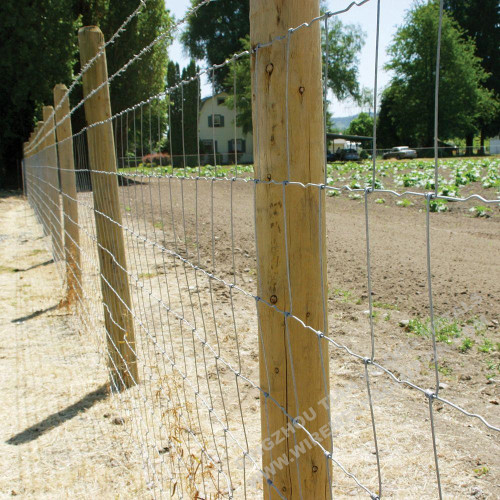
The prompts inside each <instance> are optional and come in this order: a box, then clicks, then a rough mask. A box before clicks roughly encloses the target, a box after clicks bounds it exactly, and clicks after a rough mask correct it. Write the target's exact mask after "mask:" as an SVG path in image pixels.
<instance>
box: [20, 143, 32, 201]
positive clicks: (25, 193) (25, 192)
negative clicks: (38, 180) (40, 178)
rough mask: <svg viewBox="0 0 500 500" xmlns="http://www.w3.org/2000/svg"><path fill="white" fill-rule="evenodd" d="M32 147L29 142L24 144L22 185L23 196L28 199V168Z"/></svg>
mask: <svg viewBox="0 0 500 500" xmlns="http://www.w3.org/2000/svg"><path fill="white" fill-rule="evenodd" d="M29 146H30V143H29V141H25V142H23V162H22V170H21V172H22V176H23V178H22V184H23V196H25V197H28V185H27V184H26V175H27V174H26V170H27V168H28V148H29Z"/></svg>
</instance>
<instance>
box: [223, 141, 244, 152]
mask: <svg viewBox="0 0 500 500" xmlns="http://www.w3.org/2000/svg"><path fill="white" fill-rule="evenodd" d="M245 148H246V143H245V140H244V139H236V151H237V152H238V153H245V151H246V149H245ZM227 150H228V152H229V153H234V139H231V140H230V141H228V147H227Z"/></svg>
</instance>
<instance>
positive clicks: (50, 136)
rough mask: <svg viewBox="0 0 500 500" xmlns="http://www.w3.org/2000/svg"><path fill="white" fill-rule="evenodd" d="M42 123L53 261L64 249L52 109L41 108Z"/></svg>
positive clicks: (44, 168) (58, 257)
mask: <svg viewBox="0 0 500 500" xmlns="http://www.w3.org/2000/svg"><path fill="white" fill-rule="evenodd" d="M43 121H44V122H45V130H43V131H42V134H43V135H47V137H46V139H45V140H44V152H43V158H44V165H43V170H44V177H45V182H46V185H45V190H46V193H47V206H48V212H49V213H48V221H49V230H50V234H51V236H52V247H53V251H52V253H53V254H54V260H61V259H63V258H64V247H63V238H62V225H61V200H60V197H59V171H58V166H57V146H56V130H55V120H54V108H53V107H52V106H44V107H43Z"/></svg>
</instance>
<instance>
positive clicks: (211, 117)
mask: <svg viewBox="0 0 500 500" xmlns="http://www.w3.org/2000/svg"><path fill="white" fill-rule="evenodd" d="M226 97H227V94H225V93H220V94H217V95H215V96H211V97H206V98H204V99H202V100H201V107H200V117H199V121H198V126H199V133H200V143H201V145H200V147H201V150H200V152H201V155H202V162H206V163H209V162H213V154H214V149H213V147H214V144H215V152H216V153H217V154H218V155H220V160H219V159H217V161H220V162H221V163H222V164H231V163H234V153H235V149H234V148H235V146H234V143H235V138H236V148H237V152H238V163H253V138H252V134H251V133H249V134H243V130H242V128H241V127H238V126H237V127H236V133H235V127H234V110H232V109H229V108H228V107H227V106H226V104H225V101H226Z"/></svg>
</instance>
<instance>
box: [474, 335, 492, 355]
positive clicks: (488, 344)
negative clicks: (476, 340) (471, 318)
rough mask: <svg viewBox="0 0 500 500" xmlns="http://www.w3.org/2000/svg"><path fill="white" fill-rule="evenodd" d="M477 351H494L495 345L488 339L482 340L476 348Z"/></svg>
mask: <svg viewBox="0 0 500 500" xmlns="http://www.w3.org/2000/svg"><path fill="white" fill-rule="evenodd" d="M477 350H478V351H479V352H491V351H494V350H495V345H494V344H493V342H492V341H491V340H490V339H486V338H485V339H483V343H482V344H481V345H480V346H478V348H477Z"/></svg>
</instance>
